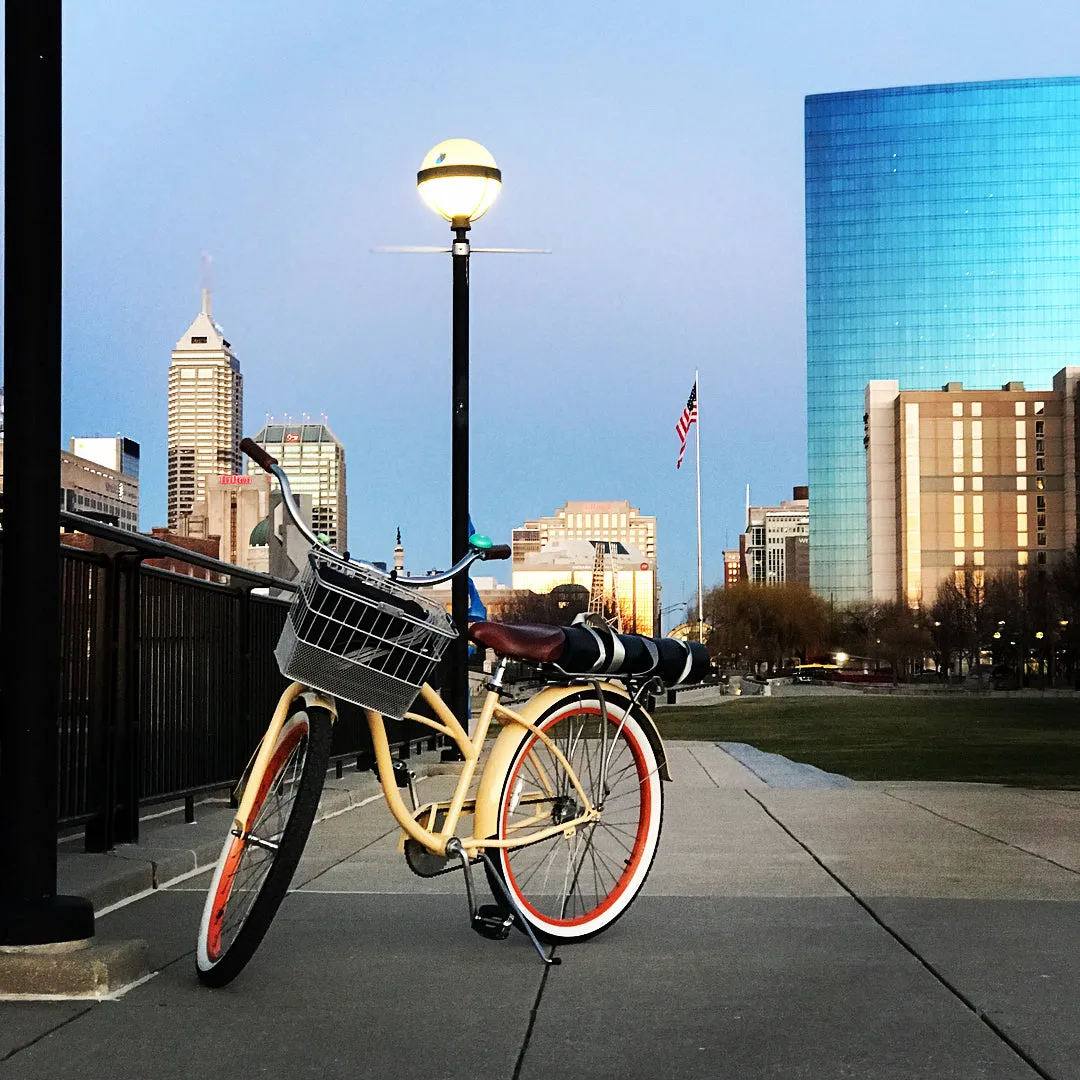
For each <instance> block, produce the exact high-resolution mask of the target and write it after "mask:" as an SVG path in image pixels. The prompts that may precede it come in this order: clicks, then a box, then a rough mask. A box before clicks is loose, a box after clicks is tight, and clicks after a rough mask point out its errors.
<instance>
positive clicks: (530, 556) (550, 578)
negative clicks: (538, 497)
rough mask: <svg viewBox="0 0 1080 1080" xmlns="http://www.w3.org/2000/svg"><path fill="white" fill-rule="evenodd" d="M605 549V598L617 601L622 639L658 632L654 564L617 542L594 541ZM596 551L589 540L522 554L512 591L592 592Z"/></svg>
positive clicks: (559, 542)
mask: <svg viewBox="0 0 1080 1080" xmlns="http://www.w3.org/2000/svg"><path fill="white" fill-rule="evenodd" d="M597 542H598V543H607V544H609V545H610V548H609V549H608V551H607V552H605V555H604V563H603V565H604V571H603V589H604V596H605V598H607V597H612V598H615V599H617V602H618V606H619V614H620V617H621V619H622V629H623V632H624V633H636V634H648V635H652V634H655V633H657V632H658V630H657V620H658V617H659V607H658V604H657V593H658V590H657V584H656V571H655V563H654V562H652V561H651V560H649V559H648V558H647V557H646V556H645V553H644V552H643V551H642V550H641V549H640V548H636V547H630V546H628V545H626V544H623V543H621V542H619V541H606V542H605V541H597ZM595 556H596V547H595V544H594V543H592V542H590V541H589V540H583V539H577V538H575V539H569V540H567V539H557V540H550V541H549V542H548V543H547V544H546V545H545V546H544V548H543V549H542V550H541V551H530V552H526V553H525V554H524V555H523V556H522V558H521V559H520V561H519V562H516V563H515V564H514V569H513V574H512V584H513V588H514V589H515V590H517V589H527V590H529V591H531V592H534V593H548V592H551V591H552V589H555V588H557V587H558V586H560V585H581V586H584V587H585V588H586V589H588V590H590V592H591V590H592V579H593V568H594V565H595Z"/></svg>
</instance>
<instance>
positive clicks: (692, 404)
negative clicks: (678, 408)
mask: <svg viewBox="0 0 1080 1080" xmlns="http://www.w3.org/2000/svg"><path fill="white" fill-rule="evenodd" d="M696 423H697V380H696V379H695V380H694V388H693V390H691V391H690V396H689V397H688V398H687V399H686V408H685V409H683V411H682V416H680V417H679V422H678V423H677V424H676V425H675V431H676V433H677V434H678V436H679V460H678V461H676V462H675V468H676V469H679V468H682V459H683V454H685V453H686V436H687V435H688V434H689V432H690V425H691V424H696Z"/></svg>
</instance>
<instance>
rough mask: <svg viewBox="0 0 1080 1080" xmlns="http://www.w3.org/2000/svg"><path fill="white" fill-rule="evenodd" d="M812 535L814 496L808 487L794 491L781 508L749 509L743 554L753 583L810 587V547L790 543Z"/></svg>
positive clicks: (750, 580)
mask: <svg viewBox="0 0 1080 1080" xmlns="http://www.w3.org/2000/svg"><path fill="white" fill-rule="evenodd" d="M809 533H810V493H809V489H808V488H807V487H805V486H799V487H796V488H794V489H793V492H792V497H791V498H790V499H784V500H782V501H781V503H780V505H779V506H750V507H747V511H746V532H745V533H744V534H743V536H742V537H740V553H741V558H742V559H745V562H746V576H747V580H748V581H749V582H750V584H751V585H778V584H780V583H782V582H788V581H790V582H793V583H796V582H797V583H800V584H809V561H808V560H807V559H806V556H805V552H806V547H805V546H802V545H799V544H795V543H792V544H789V541H804V542H805V541H806V540H807V537H808V536H809ZM789 554H790V555H791V558H792V561H791V562H790V563H789Z"/></svg>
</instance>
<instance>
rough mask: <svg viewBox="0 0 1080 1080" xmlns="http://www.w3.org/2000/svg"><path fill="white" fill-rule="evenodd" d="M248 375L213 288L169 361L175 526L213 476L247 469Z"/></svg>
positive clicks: (214, 479)
mask: <svg viewBox="0 0 1080 1080" xmlns="http://www.w3.org/2000/svg"><path fill="white" fill-rule="evenodd" d="M243 413H244V380H243V376H242V375H241V374H240V362H239V361H238V360H237V359H236V357H235V355H233V351H232V345H231V344H230V343H229V342H228V341H227V340H226V339H225V334H224V333H223V332H222V329H221V327H220V326H218V325H217V323H215V322H214V318H213V314H212V312H211V307H210V290H209V289H203V291H202V310H201V311H200V312H199V314H198V315H196V316H195V321H194V322H193V323H192V324H191V325H190V326H189V327H188V329H187V331H186V333H185V334H184V336H183V337H182V338H181V339H180V340H179V341H178V342H177V343H176V348H175V349H173V353H172V363H171V364H170V365H169V506H168V519H169V528H171V529H174V528H176V525H177V522H178V521H179V519H180V518H181V517H182V516H184V515H185V514H190V513H191V511H192V510H193V509H194V507H195V503H196V502H198V501H200V500H205V498H206V493H207V483H208V481H209V482H211V483H214V484H216V483H217V482H218V478H219V477H220V476H222V475H230V474H239V473H240V472H241V460H240V439H241V437H242V436H241V432H242V427H243Z"/></svg>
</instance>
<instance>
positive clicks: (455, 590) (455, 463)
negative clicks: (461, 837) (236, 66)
mask: <svg viewBox="0 0 1080 1080" xmlns="http://www.w3.org/2000/svg"><path fill="white" fill-rule="evenodd" d="M501 187H502V173H501V172H500V171H499V169H498V167H497V166H496V164H495V159H494V158H493V157H492V156H491V154H489V153H488V151H487V150H485V149H484V147H482V146H481V145H480V144H479V143H477V142H473V141H472V139H447V140H445V141H444V142H441V143H439V145H438V146H436V147H434V148H432V149H431V150H429V151H428V154H427V156H426V157H425V158H424V160H423V162H422V163H421V165H420V171H419V172H418V173H417V174H416V189H417V191H418V192H419V193H420V197H421V198H422V199H423V200H424V202H425V203H426V204H427V205H428V206H429V207H430V208H431V209H432V210H434V211H435V213H437V214H439V215H440V216H441V217H443V218H445V219H446V220H447V221H449V222H450V228H451V230H452V231H453V234H454V241H453V246H452V247H451V249H450V255H451V263H452V265H453V281H454V286H453V288H454V291H453V313H452V317H453V323H452V330H451V340H452V361H451V410H450V423H451V428H450V432H451V434H450V560H451V562H456V561H457V560H458V559H460V558H461V557H462V556H463V555H465V554H466V552H467V551H468V549H469V238H468V232H469V229H470V227H471V226H472V223H473V222H474V221H476V220H477V219H478V218H480V217H481V216H482V215H483V214H485V213H486V212H487V211H488V210H490V209H491V205H492V204H493V203H494V202H495V200H496V198H498V195H499V191H500V189H501ZM468 612H469V582H468V580H467V578H466V576H465V575H464V574H458V576H457V577H456V578H454V582H453V586H452V588H451V593H450V614H451V618H452V619H453V622H454V629H455V630H456V631H457V640H456V641H454V642H452V643H451V645H450V649H449V655H450V662H449V664H450V666H449V669H448V671H447V676H448V680H447V681H448V686H447V699H448V704H449V705H450V708H451V709H452V710H453V712H454V715H455V716H456V717H457V718H458V720H460V721H461V723H462V724H463V725H466V726H467V725H468V712H469V679H468V674H467V667H468V662H469V642H468V638H467V632H468V618H467V617H468Z"/></svg>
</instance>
